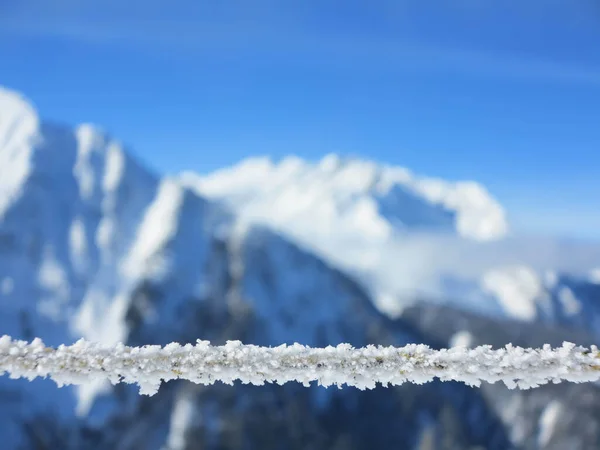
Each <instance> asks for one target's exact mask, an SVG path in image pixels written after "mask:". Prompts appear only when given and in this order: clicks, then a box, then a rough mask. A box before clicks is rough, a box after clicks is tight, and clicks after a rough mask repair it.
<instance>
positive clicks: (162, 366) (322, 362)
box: [0, 336, 600, 395]
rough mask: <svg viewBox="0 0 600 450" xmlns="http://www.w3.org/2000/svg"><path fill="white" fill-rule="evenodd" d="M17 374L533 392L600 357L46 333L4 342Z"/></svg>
mask: <svg viewBox="0 0 600 450" xmlns="http://www.w3.org/2000/svg"><path fill="white" fill-rule="evenodd" d="M5 373H7V374H8V375H9V376H10V377H11V378H27V379H29V380H32V379H34V378H37V377H48V378H51V379H52V380H54V381H55V382H56V383H57V385H58V386H59V387H60V386H63V385H69V384H75V385H77V384H84V383H87V382H89V381H92V380H96V379H107V380H109V381H110V382H111V383H113V384H116V383H120V382H124V383H136V384H138V385H139V386H140V393H141V394H146V395H153V394H155V393H156V392H157V391H158V389H159V387H160V385H161V383H162V382H163V381H169V380H175V379H184V380H189V381H191V382H193V383H199V384H205V385H208V384H213V383H215V382H216V381H221V382H223V383H226V384H233V382H234V381H236V380H238V381H241V382H242V383H251V384H255V385H263V384H265V383H277V384H284V383H287V382H290V381H297V382H299V383H302V384H303V385H305V386H309V384H310V382H317V383H318V384H319V385H322V386H332V385H337V386H338V387H340V388H341V387H342V386H343V385H347V386H355V387H357V388H359V389H373V388H375V387H376V386H377V384H378V383H379V384H381V385H383V386H389V385H400V384H403V383H407V382H410V383H417V384H423V383H427V382H430V381H432V380H434V379H435V378H438V379H440V380H442V381H449V380H455V381H460V382H463V383H466V384H468V385H470V386H480V384H481V382H482V381H485V382H489V383H495V382H498V381H502V382H504V383H505V384H506V385H507V386H508V387H509V388H511V389H514V388H520V389H529V388H533V387H537V386H540V385H543V384H546V383H549V382H553V383H559V382H561V381H571V382H578V383H580V382H590V381H597V380H598V379H600V353H599V351H598V348H597V347H596V346H593V347H592V348H591V349H587V348H584V347H578V346H576V345H575V344H571V343H567V342H565V343H564V344H563V345H562V347H559V348H555V349H552V348H551V347H550V346H549V345H545V346H544V347H543V348H540V349H532V348H520V347H513V346H512V345H508V346H506V347H504V348H500V349H492V348H491V346H481V347H477V348H473V349H466V348H461V347H457V348H451V349H442V350H434V349H431V348H429V347H427V346H426V345H417V344H410V345H407V346H405V347H400V348H398V347H381V346H367V347H364V348H353V347H352V346H350V345H349V344H340V345H338V346H337V347H326V348H310V347H306V346H303V345H299V344H294V345H289V346H286V345H281V346H279V347H259V346H255V345H244V344H242V343H241V342H239V341H229V342H227V344H226V345H223V346H212V345H210V343H209V342H207V341H197V343H196V345H191V344H187V345H184V346H181V345H179V344H175V343H173V344H169V345H167V346H165V347H160V346H144V347H127V346H125V345H122V344H117V345H115V346H112V347H103V346H101V345H98V344H95V343H91V342H87V341H84V340H80V341H78V342H77V343H75V344H73V345H71V346H64V345H61V346H59V347H58V348H52V347H46V346H45V345H44V344H43V342H42V341H41V340H40V339H34V340H33V341H32V342H31V343H28V342H25V341H18V340H13V339H12V338H10V337H9V336H3V337H2V338H0V375H2V374H5Z"/></svg>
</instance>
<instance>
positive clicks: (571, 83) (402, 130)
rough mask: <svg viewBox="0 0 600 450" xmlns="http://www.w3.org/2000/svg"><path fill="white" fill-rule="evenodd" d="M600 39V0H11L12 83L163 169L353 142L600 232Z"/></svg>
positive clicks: (534, 219)
mask: <svg viewBox="0 0 600 450" xmlns="http://www.w3.org/2000/svg"><path fill="white" fill-rule="evenodd" d="M167 4H168V7H165V6H163V5H167ZM599 45H600V3H598V2H597V1H595V0H570V1H569V0H563V1H559V0H528V1H522V0H520V1H513V0H503V1H500V0H497V1H494V0H488V1H480V0H453V1H448V2H423V1H417V0H414V1H412V0H374V1H368V2H367V1H354V0H347V1H343V2H342V1H328V0H320V1H308V0H305V1H299V0H289V1H286V2H281V1H274V0H256V1H253V2H241V1H238V2H235V1H204V2H192V1H180V0H175V1H171V2H168V3H165V2H159V1H157V0H146V1H140V0H132V1H129V2H121V1H117V0H104V1H89V2H80V1H78V0H57V1H56V2H48V1H42V0H23V1H20V2H7V1H1V0H0V84H3V85H5V86H8V87H10V88H14V89H17V90H19V91H21V92H23V93H24V94H25V95H27V96H28V97H29V98H31V99H32V100H33V101H34V103H35V104H36V105H37V106H38V108H39V110H40V111H41V113H42V115H43V116H45V117H48V118H52V119H56V120H60V121H64V122H69V123H80V122H94V123H97V124H101V125H102V126H103V127H104V128H105V129H107V130H108V131H110V132H111V133H112V134H114V135H115V136H117V137H119V138H120V139H122V140H123V141H125V142H126V143H128V144H130V145H131V146H132V147H133V149H134V151H135V153H137V154H138V155H139V156H140V157H141V158H142V159H143V160H145V161H146V162H147V163H148V164H149V165H151V166H152V167H154V168H155V169H156V170H159V171H161V172H178V171H180V170H189V169H191V170H196V171H199V172H207V171H210V170H213V169H215V168H217V167H221V166H225V165H229V164H232V163H234V162H236V161H238V160H239V159H241V158H244V157H247V156H250V155H255V154H270V155H273V156H274V157H280V156H283V155H285V154H288V153H294V154H297V155H300V156H303V157H305V158H308V159H316V158H320V157H321V156H322V155H323V154H325V153H329V152H340V153H346V154H354V155H358V156H364V157H367V158H371V159H375V160H379V161H384V162H388V163H392V164H399V165H404V166H407V167H409V168H411V169H413V170H414V171H416V172H419V173H423V174H427V175H432V176H441V177H445V178H450V179H475V180H478V181H480V182H482V183H483V184H485V185H486V186H487V187H488V188H489V189H490V191H491V192H492V193H493V194H494V195H495V196H496V197H498V198H499V200H500V201H501V202H502V203H503V204H504V205H506V207H507V209H508V210H509V213H510V215H511V219H512V222H513V223H514V224H515V225H516V227H517V229H520V230H522V231H536V232H540V233H550V234H563V235H573V236H580V237H594V238H600V208H599V205H600V200H599V197H600V51H598V48H599Z"/></svg>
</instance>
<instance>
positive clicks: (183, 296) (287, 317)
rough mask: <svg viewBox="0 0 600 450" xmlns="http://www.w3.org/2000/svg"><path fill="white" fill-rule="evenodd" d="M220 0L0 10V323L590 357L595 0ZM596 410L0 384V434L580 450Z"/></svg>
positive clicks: (595, 400)
mask: <svg viewBox="0 0 600 450" xmlns="http://www.w3.org/2000/svg"><path fill="white" fill-rule="evenodd" d="M219 5H220V4H219ZM219 5H217V4H212V3H210V4H209V3H206V4H202V5H200V6H198V5H195V4H191V3H189V2H185V1H176V2H174V3H173V5H172V6H171V7H169V9H168V10H165V8H164V6H161V5H160V4H159V2H154V1H150V2H143V3H142V2H137V1H133V2H129V3H128V4H127V5H123V4H121V3H118V2H113V1H107V2H105V3H103V4H102V5H100V4H93V5H92V4H86V5H81V4H79V3H77V2H72V1H70V0H67V1H63V2H60V3H58V4H57V5H55V6H53V7H51V8H50V7H49V6H48V5H47V4H46V3H44V2H40V1H38V0H27V1H25V2H21V3H19V4H10V5H8V4H7V5H4V4H2V5H0V61H2V62H1V63H0V65H1V70H0V83H3V84H5V85H6V86H7V87H4V88H2V87H0V335H3V334H8V335H11V336H13V337H15V338H20V339H27V340H31V339H33V338H34V337H40V338H42V339H43V340H44V342H45V343H46V344H49V345H60V344H69V343H73V342H74V341H76V340H77V339H79V338H81V337H84V338H86V339H89V340H93V341H97V342H101V343H104V344H107V345H109V344H114V343H116V342H124V343H126V344H127V345H144V344H162V345H164V344H167V343H170V342H173V341H177V342H180V343H187V342H192V343H193V342H195V341H196V340H197V339H208V340H211V341H212V342H213V343H222V342H224V341H225V340H231V339H239V340H242V341H243V342H244V343H251V344H257V345H273V346H274V345H279V344H282V343H294V342H299V343H302V344H306V345H311V346H327V345H336V344H339V343H342V342H348V343H350V344H352V345H354V346H364V345H367V344H381V345H404V344H407V343H425V344H428V345H430V346H432V347H436V348H442V347H450V346H458V345H460V346H467V347H469V346H476V345H481V344H491V345H493V346H495V347H498V346H503V345H506V344H508V343H512V344H514V345H521V346H541V345H543V344H545V343H549V344H552V345H560V344H561V343H562V342H563V341H565V340H568V341H571V342H576V343H577V344H581V345H592V344H594V343H595V342H597V340H598V337H599V336H600V240H599V239H598V238H599V236H600V233H599V232H598V230H600V216H599V215H598V211H599V210H598V207H597V206H598V193H600V181H599V178H598V177H597V172H598V167H600V159H599V158H600V156H599V155H598V152H597V147H598V144H599V143H600V135H599V134H598V127H597V123H598V119H599V118H600V107H599V106H598V105H600V61H599V60H598V54H597V52H595V48H596V47H595V46H594V45H592V44H591V42H593V41H594V39H598V38H600V35H599V34H598V33H599V31H598V30H600V27H598V25H599V24H598V23H597V18H598V16H597V13H598V12H597V11H596V9H595V6H594V5H592V4H591V3H588V2H585V1H581V2H573V3H569V4H567V3H566V2H560V1H557V2H552V3H550V4H547V5H544V6H543V7H542V6H541V5H542V4H541V2H532V3H531V5H529V4H528V5H523V4H521V3H517V2H512V1H511V2H503V3H502V4H500V3H499V2H498V3H494V2H492V3H491V4H490V5H488V6H484V5H480V4H479V3H477V4H476V2H467V1H460V2H456V4H454V5H452V6H449V5H446V6H441V5H440V6H439V7H437V8H433V7H431V6H428V7H425V6H420V5H421V4H420V3H417V2H412V1H406V2H386V1H382V2H375V3H373V4H369V5H367V4H361V3H360V2H350V3H347V4H346V3H344V4H343V5H342V4H334V2H324V3H321V4H312V3H298V2H296V3H294V2H292V3H290V4H289V5H288V6H286V7H283V6H282V5H280V4H279V5H278V4H276V3H274V2H270V1H266V0H261V1H259V2H257V3H256V4H255V5H254V6H253V7H249V6H248V5H246V6H244V5H241V4H235V5H234V2H231V4H227V5H228V7H226V6H225V4H223V5H221V6H219ZM234 6H235V7H234ZM508 29H510V30H512V31H511V32H509V31H508ZM29 96H31V99H32V100H29V98H28V97H29ZM81 122H84V123H83V124H80V123H81ZM89 122H93V123H99V124H100V125H101V126H106V129H107V130H110V131H104V129H103V128H100V126H98V125H91V124H89ZM78 124H80V125H78ZM113 133H114V134H113ZM124 142H126V143H128V144H124ZM129 143H131V145H132V146H131V147H129V146H128V145H129ZM399 148H408V149H410V148H412V149H413V150H399ZM340 149H341V150H340ZM360 149H362V150H360ZM432 149H434V150H432ZM405 165H406V166H409V167H410V168H406V167H404V166H405ZM423 174H433V175H435V177H433V176H426V175H423ZM457 179H465V180H468V181H450V180H457ZM471 180H479V181H471ZM598 405H600V389H599V388H598V386H597V384H595V383H590V384H581V385H577V384H558V385H550V386H544V387H541V388H537V389H533V390H530V391H513V390H509V389H507V388H506V387H505V386H504V385H484V386H482V387H481V388H469V387H466V386H464V385H461V384H459V383H453V382H446V383H441V382H434V383H430V384H426V385H405V386H400V387H395V388H382V387H379V388H377V389H375V390H373V391H365V392H362V391H359V390H357V389H353V388H345V389H341V390H338V389H332V388H329V389H325V388H322V387H318V386H312V387H310V388H304V387H302V386H300V385H295V384H288V385H285V386H270V385H269V386H260V387H259V386H245V385H241V384H237V385H235V386H234V387H231V386H223V385H214V386H209V387H205V386H196V385H193V384H189V383H187V382H172V383H168V384H166V385H164V386H163V387H162V388H161V390H160V392H159V393H158V394H157V395H156V396H154V397H142V396H139V395H138V391H137V388H136V387H134V386H127V385H118V386H111V385H106V384H89V385H85V386H82V387H79V388H74V387H65V388H61V389H58V388H57V387H56V386H55V385H54V383H53V382H50V381H48V380H35V381H33V382H29V381H27V380H12V379H9V378H8V377H7V376H3V377H1V378H0V435H2V436H3V439H4V445H5V448H15V449H16V448H19V449H21V448H22V449H30V448H32V449H55V448H60V449H75V448H77V449H80V448H90V449H141V448H143V449H170V450H175V449H200V448H202V449H205V448H206V449H254V448H257V449H367V448H369V449H371V448H407V449H417V450H432V449H444V450H446V449H448V450H449V449H472V450H475V449H511V448H515V449H565V448H568V449H574V450H575V449H584V450H587V449H596V448H598V446H600V406H598Z"/></svg>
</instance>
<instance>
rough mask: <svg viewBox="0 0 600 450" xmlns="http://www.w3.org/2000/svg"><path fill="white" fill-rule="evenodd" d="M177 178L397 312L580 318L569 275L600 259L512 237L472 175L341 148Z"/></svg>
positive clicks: (596, 250)
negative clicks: (458, 177)
mask: <svg viewBox="0 0 600 450" xmlns="http://www.w3.org/2000/svg"><path fill="white" fill-rule="evenodd" d="M180 179H181V181H182V183H183V184H184V185H186V186H189V187H190V188H191V189H194V190H195V191H196V192H198V193H199V194H200V195H203V196H206V197H209V198H212V199H214V200H216V201H222V202H225V203H226V204H227V205H229V207H230V208H232V209H233V210H234V211H235V212H236V213H237V214H238V215H239V217H240V218H241V220H243V221H245V222H249V223H257V224H261V225H266V226H269V227H271V228H274V229H276V230H278V231H280V232H281V233H284V234H285V235H286V236H288V237H289V238H290V239H292V240H294V241H296V242H297V243H299V244H300V245H302V246H304V247H306V248H309V249H311V250H312V251H314V252H315V253H316V254H318V255H319V256H321V257H322V258H324V259H326V260H327V261H328V262H330V263H331V264H333V265H335V266H336V267H340V268H341V269H343V270H345V271H346V272H348V273H351V274H352V275H353V276H355V277H356V278H357V279H359V280H360V281H361V282H362V283H363V285H364V286H365V287H366V288H367V289H368V290H369V293H370V294H371V296H372V297H373V298H374V300H375V302H376V304H377V306H378V307H379V308H380V309H381V310H382V311H384V312H386V313H388V314H389V315H391V316H392V317H397V316H398V315H399V314H400V313H401V312H402V310H403V309H404V308H405V307H406V306H407V305H410V304H412V303H413V302H414V301H415V299H417V298H422V297H424V296H427V297H428V298H429V299H430V301H436V300H439V301H442V302H443V303H446V304H447V303H449V302H452V303H454V304H455V306H457V307H460V308H467V309H472V310H476V311H478V312H481V313H486V314H491V315H498V314H502V315H505V316H506V317H513V318H516V319H521V320H536V319H539V318H548V317H558V316H561V317H562V316H569V317H571V316H574V315H578V314H579V313H580V312H581V311H583V308H582V305H581V303H582V302H583V303H590V302H589V298H588V297H589V295H588V294H583V298H582V299H579V298H578V297H577V296H573V295H570V294H568V293H567V292H571V293H572V289H571V287H570V285H571V284H572V283H573V282H575V279H574V278H577V276H579V277H580V278H581V277H584V278H585V274H583V273H577V272H576V273H575V277H573V276H571V277H565V276H562V275H561V274H560V270H562V269H563V268H567V270H569V269H570V270H573V269H572V267H575V268H576V269H575V270H582V269H581V268H582V267H587V268H588V269H591V268H593V267H595V265H598V266H600V246H597V245H595V246H590V245H589V244H587V243H586V244H584V245H576V244H569V245H566V244H563V243H561V242H559V241H557V240H556V241H551V240H546V241H538V240H534V239H531V238H527V239H524V238H518V237H512V236H510V235H509V232H508V230H509V226H508V223H507V219H506V215H507V214H506V212H505V211H504V210H503V208H502V207H501V206H500V205H499V204H498V202H497V201H496V200H495V199H494V198H493V197H492V196H491V195H490V194H489V193H488V192H487V191H486V189H485V188H484V187H482V186H481V185H479V184H477V183H475V182H455V183H450V182H446V181H443V180H438V179H431V178H425V177H419V176H416V175H414V174H412V173H411V172H410V171H409V170H407V169H405V168H400V167H390V166H386V165H381V164H376V163H374V162H371V161H364V160H358V159H352V158H347V159H343V158H341V157H339V156H336V155H328V156H326V157H324V158H323V159H322V160H321V161H319V162H317V163H309V162H306V161H303V160H301V159H299V158H297V157H288V158H285V159H283V160H281V161H280V162H273V161H271V160H270V159H269V158H251V159H249V160H247V161H243V162H241V163H240V164H238V165H236V166H234V167H231V168H227V169H223V170H220V171H217V172H215V173H212V174H209V175H206V176H199V175H197V174H194V173H190V172H188V173H184V174H182V175H181V176H180ZM566 260H571V261H572V262H573V263H574V264H570V265H569V264H566ZM575 260H577V263H575ZM553 264H556V265H557V266H558V267H555V266H554V265H553ZM557 270H558V272H557ZM569 273H571V272H569ZM588 280H592V278H588ZM588 280H579V281H578V282H579V283H581V282H583V283H587V281H588ZM576 283H577V282H576ZM591 289H592V290H593V288H591ZM559 291H560V292H563V294H560V295H558V294H556V293H555V294H554V297H556V299H555V301H554V302H552V301H551V300H550V299H549V296H550V295H551V294H550V292H559ZM579 291H581V289H579ZM594 295H595V294H594ZM592 303H593V302H592Z"/></svg>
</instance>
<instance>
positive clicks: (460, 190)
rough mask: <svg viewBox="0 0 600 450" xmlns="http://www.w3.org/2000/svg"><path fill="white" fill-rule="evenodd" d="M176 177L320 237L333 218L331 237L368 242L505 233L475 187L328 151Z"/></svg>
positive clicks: (498, 212) (500, 217) (494, 206)
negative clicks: (402, 234)
mask: <svg viewBox="0 0 600 450" xmlns="http://www.w3.org/2000/svg"><path fill="white" fill-rule="evenodd" d="M182 179H183V181H184V182H185V183H186V184H188V185H192V186H194V187H195V188H196V189H197V190H198V191H200V192H201V193H203V194H205V195H208V196H211V197H217V198H221V199H225V200H226V201H227V202H229V203H230V204H231V205H232V206H234V207H235V208H236V209H240V207H243V209H244V210H245V211H247V212H248V214H250V215H252V216H257V215H258V216H260V217H261V218H262V219H265V220H269V221H270V222H273V221H275V222H278V224H279V225H282V224H289V225H290V226H293V223H294V222H296V221H301V222H302V221H306V220H309V221H310V225H311V226H310V228H311V229H312V232H319V231H322V232H324V233H325V234H328V233H329V232H330V231H332V230H333V228H332V227H331V225H333V221H338V220H339V224H338V225H339V226H337V227H334V228H335V232H336V233H340V232H341V231H342V230H344V229H348V228H353V229H354V232H357V233H359V234H361V235H362V236H371V237H386V236H389V235H390V234H392V233H394V232H395V231H405V230H407V229H414V230H432V229H435V230H437V231H444V232H452V233H456V234H458V235H459V236H462V237H465V238H469V239H474V240H480V241H486V240H495V239H499V238H502V237H504V236H505V235H506V234H507V231H508V224H507V221H506V215H505V212H504V210H503V208H502V207H501V206H500V204H499V203H498V202H497V201H496V200H495V199H494V198H493V197H492V196H491V195H490V194H489V193H488V191H487V190H486V189H485V188H484V187H483V186H481V185H480V184H478V183H476V182H473V181H462V182H448V181H444V180H441V179H436V178H427V177H421V176H417V175H414V174H413V173H412V172H411V171H410V170H408V169H406V168H403V167H397V166H388V165H382V164H377V163H376V162H373V161H369V160H361V159H358V158H352V157H343V156H340V155H336V154H329V155H327V156H325V157H324V158H323V159H321V160H320V161H318V162H317V163H311V162H307V161H304V160H302V159H300V158H298V157H296V156H289V157H286V158H283V159H281V160H280V161H279V162H274V161H272V160H271V159H269V158H251V159H248V160H245V161H242V162H241V163H239V164H238V165H236V166H233V167H231V168H227V169H223V170H219V171H217V172H215V173H213V174H211V175H208V176H206V177H199V176H195V175H193V174H189V173H187V174H184V175H183V176H182ZM260 211H263V212H264V214H261V212H260ZM327 230H329V231H327Z"/></svg>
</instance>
